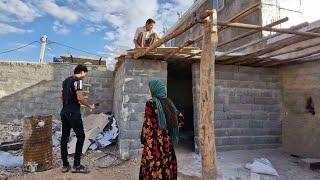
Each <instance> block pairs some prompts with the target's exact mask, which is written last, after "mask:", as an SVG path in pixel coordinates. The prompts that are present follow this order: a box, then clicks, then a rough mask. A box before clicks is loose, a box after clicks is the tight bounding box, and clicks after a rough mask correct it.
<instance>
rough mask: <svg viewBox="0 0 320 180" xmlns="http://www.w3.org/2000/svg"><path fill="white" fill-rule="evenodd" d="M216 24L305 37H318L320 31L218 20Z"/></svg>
mask: <svg viewBox="0 0 320 180" xmlns="http://www.w3.org/2000/svg"><path fill="white" fill-rule="evenodd" d="M218 25H220V26H229V27H237V28H244V29H256V30H259V31H262V30H263V31H271V32H278V33H286V34H295V35H300V36H307V37H320V33H312V32H301V31H294V30H290V29H279V28H271V27H265V26H258V25H254V24H244V23H228V22H218Z"/></svg>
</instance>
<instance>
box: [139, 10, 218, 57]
mask: <svg viewBox="0 0 320 180" xmlns="http://www.w3.org/2000/svg"><path fill="white" fill-rule="evenodd" d="M212 12H213V11H212V10H207V11H205V12H204V13H202V14H201V15H200V16H199V17H198V18H196V19H195V20H193V21H192V22H191V23H190V24H188V25H187V26H185V27H183V28H180V29H178V30H176V31H174V32H172V33H170V34H168V35H166V36H165V37H163V38H161V39H160V40H158V41H156V42H155V43H153V44H152V45H151V46H150V47H148V48H147V49H145V50H142V51H138V52H137V53H135V54H134V55H133V57H134V58H135V59H138V58H140V57H141V56H144V55H146V54H147V53H148V52H150V51H152V50H153V49H155V48H157V47H159V46H161V45H162V44H164V43H166V42H168V41H170V40H171V39H173V38H175V37H177V36H179V35H180V34H182V33H184V32H186V31H187V30H189V29H190V28H192V27H193V26H194V25H196V24H197V23H199V22H200V21H201V20H203V19H205V18H207V17H208V16H210V15H211V14H212Z"/></svg>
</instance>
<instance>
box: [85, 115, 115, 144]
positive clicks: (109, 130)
mask: <svg viewBox="0 0 320 180" xmlns="http://www.w3.org/2000/svg"><path fill="white" fill-rule="evenodd" d="M109 122H111V125H109V126H108V125H107V126H106V127H105V128H104V130H105V131H104V132H102V133H100V134H99V136H98V137H97V138H96V142H95V143H93V144H92V145H91V146H92V147H91V146H90V149H92V150H93V149H97V148H98V149H99V148H104V147H106V146H108V145H110V144H112V143H113V142H115V141H116V138H117V136H118V127H117V124H116V119H115V118H114V116H113V115H111V116H110V118H109Z"/></svg>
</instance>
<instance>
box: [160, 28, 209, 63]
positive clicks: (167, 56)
mask: <svg viewBox="0 0 320 180" xmlns="http://www.w3.org/2000/svg"><path fill="white" fill-rule="evenodd" d="M212 33H215V32H212ZM202 38H203V35H201V36H198V37H196V38H194V39H189V40H188V41H186V42H185V43H183V44H182V45H181V46H179V47H178V49H175V50H173V51H172V52H171V53H169V54H167V55H166V56H165V57H164V60H165V61H166V60H168V59H170V58H171V57H172V56H174V55H175V54H176V53H178V52H180V51H181V49H183V48H185V47H187V46H190V45H191V44H194V43H196V42H198V41H200V40H202ZM196 54H198V53H196ZM200 54H201V52H200ZM194 56H196V55H194V54H192V55H190V56H188V57H186V59H189V58H190V57H194Z"/></svg>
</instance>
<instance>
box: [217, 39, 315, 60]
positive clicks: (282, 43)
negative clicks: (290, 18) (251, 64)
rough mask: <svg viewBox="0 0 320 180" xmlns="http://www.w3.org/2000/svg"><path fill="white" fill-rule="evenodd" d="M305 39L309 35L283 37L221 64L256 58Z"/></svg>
mask: <svg viewBox="0 0 320 180" xmlns="http://www.w3.org/2000/svg"><path fill="white" fill-rule="evenodd" d="M307 39H310V37H305V36H294V37H292V38H290V39H284V40H281V41H279V42H275V43H272V44H269V45H268V46H267V47H266V48H263V49H260V50H258V51H255V52H253V53H249V54H247V55H244V56H241V57H235V58H231V59H228V60H226V61H225V62H223V64H235V63H237V64H238V63H241V62H244V61H247V60H250V59H253V58H256V57H258V56H261V55H264V54H267V53H270V52H272V51H276V50H279V49H282V48H285V47H286V46H288V45H291V44H295V43H298V42H301V41H305V40H307Z"/></svg>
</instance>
